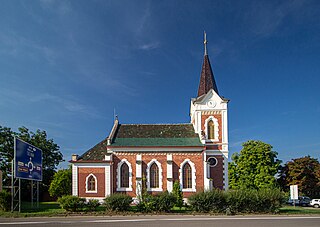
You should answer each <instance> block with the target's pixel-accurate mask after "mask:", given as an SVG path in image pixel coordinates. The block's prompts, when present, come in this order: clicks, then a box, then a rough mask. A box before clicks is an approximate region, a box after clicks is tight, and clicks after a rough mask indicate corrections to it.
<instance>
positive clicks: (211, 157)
mask: <svg viewBox="0 0 320 227" xmlns="http://www.w3.org/2000/svg"><path fill="white" fill-rule="evenodd" d="M209 159H215V160H216V164H215V165H213V166H211V165H210V164H209ZM207 163H208V165H209V166H210V167H216V166H217V165H218V159H217V158H216V157H209V158H208V160H207Z"/></svg>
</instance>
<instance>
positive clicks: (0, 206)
mask: <svg viewBox="0 0 320 227" xmlns="http://www.w3.org/2000/svg"><path fill="white" fill-rule="evenodd" d="M10 207H11V194H10V193H9V192H7V191H2V192H0V210H2V211H9V210H10Z"/></svg>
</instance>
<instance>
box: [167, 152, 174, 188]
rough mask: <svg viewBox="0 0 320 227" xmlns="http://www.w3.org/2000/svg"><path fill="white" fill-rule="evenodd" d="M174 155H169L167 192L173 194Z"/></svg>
mask: <svg viewBox="0 0 320 227" xmlns="http://www.w3.org/2000/svg"><path fill="white" fill-rule="evenodd" d="M172 161H173V160H172V154H167V190H168V192H172V189H173V176H172V175H173V173H172V172H173V171H172V168H173V167H172Z"/></svg>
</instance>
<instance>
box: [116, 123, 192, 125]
mask: <svg viewBox="0 0 320 227" xmlns="http://www.w3.org/2000/svg"><path fill="white" fill-rule="evenodd" d="M120 125H191V123H155V124H120Z"/></svg>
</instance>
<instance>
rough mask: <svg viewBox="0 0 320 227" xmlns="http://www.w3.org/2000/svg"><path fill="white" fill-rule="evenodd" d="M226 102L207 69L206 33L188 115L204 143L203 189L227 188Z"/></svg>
mask: <svg viewBox="0 0 320 227" xmlns="http://www.w3.org/2000/svg"><path fill="white" fill-rule="evenodd" d="M228 102H229V100H228V99H226V98H224V97H222V96H221V95H220V94H219V91H218V88H217V84H216V82H215V79H214V75H213V72H212V69H211V65H210V61H209V56H208V51H207V39H206V33H204V60H203V64H202V70H201V75H200V83H199V88H198V95H197V97H196V98H192V99H191V105H190V117H191V123H192V124H193V126H194V129H195V132H196V133H198V134H199V136H200V140H201V142H202V143H203V144H204V145H205V150H204V152H203V165H204V189H205V190H210V189H212V188H213V187H214V188H220V189H224V190H226V189H227V188H228V153H229V148H228Z"/></svg>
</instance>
